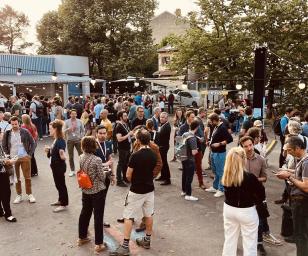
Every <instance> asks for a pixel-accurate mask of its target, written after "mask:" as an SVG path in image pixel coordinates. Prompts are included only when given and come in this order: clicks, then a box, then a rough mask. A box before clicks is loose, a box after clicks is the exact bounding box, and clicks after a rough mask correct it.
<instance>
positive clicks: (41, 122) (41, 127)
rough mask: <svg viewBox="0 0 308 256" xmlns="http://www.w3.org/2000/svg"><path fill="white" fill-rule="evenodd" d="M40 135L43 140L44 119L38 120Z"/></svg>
mask: <svg viewBox="0 0 308 256" xmlns="http://www.w3.org/2000/svg"><path fill="white" fill-rule="evenodd" d="M38 126H39V128H38V135H39V138H40V139H41V138H43V118H42V117H39V118H38Z"/></svg>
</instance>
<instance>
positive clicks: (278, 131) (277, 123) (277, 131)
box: [273, 118, 282, 136]
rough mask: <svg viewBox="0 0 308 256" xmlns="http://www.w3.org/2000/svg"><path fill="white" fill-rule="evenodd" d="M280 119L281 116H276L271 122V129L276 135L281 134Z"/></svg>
mask: <svg viewBox="0 0 308 256" xmlns="http://www.w3.org/2000/svg"><path fill="white" fill-rule="evenodd" d="M280 120H281V118H278V119H276V120H275V121H274V123H273V131H274V133H275V134H276V135H278V136H281V135H282V131H281V125H280Z"/></svg>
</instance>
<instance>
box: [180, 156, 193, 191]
mask: <svg viewBox="0 0 308 256" xmlns="http://www.w3.org/2000/svg"><path fill="white" fill-rule="evenodd" d="M182 166H183V172H182V191H183V192H185V193H186V195H188V196H191V183H192V181H193V179H194V173H195V162H194V161H193V160H190V159H187V160H185V161H182Z"/></svg>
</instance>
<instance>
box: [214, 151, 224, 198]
mask: <svg viewBox="0 0 308 256" xmlns="http://www.w3.org/2000/svg"><path fill="white" fill-rule="evenodd" d="M225 161H226V152H223V153H215V152H212V153H211V166H212V170H213V173H214V174H215V179H214V182H213V187H214V188H215V189H218V190H220V191H222V192H223V191H224V186H223V185H222V184H221V178H222V176H223V174H224V167H225Z"/></svg>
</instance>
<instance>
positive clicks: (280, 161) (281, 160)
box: [279, 136, 286, 168]
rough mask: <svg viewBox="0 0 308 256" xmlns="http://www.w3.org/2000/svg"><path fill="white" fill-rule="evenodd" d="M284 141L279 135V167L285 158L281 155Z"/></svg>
mask: <svg viewBox="0 0 308 256" xmlns="http://www.w3.org/2000/svg"><path fill="white" fill-rule="evenodd" d="M284 142H285V137H284V136H280V146H281V148H280V155H279V168H281V167H282V166H283V165H284V163H285V161H286V158H285V157H284V156H283V146H284Z"/></svg>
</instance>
